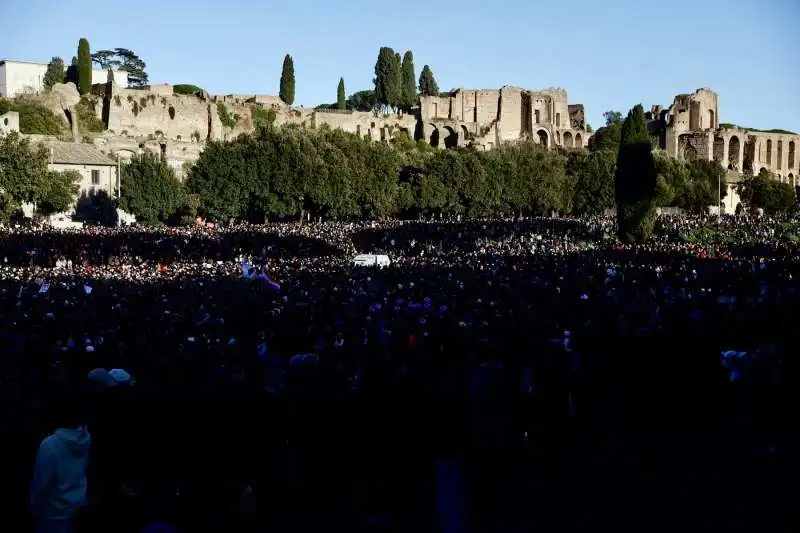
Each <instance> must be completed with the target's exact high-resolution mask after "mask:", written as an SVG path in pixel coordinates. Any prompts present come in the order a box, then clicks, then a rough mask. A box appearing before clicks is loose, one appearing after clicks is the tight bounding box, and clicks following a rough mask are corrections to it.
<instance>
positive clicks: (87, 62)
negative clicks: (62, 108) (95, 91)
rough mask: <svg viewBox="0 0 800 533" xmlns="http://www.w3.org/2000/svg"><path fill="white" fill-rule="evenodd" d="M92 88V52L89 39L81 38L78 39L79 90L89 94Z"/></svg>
mask: <svg viewBox="0 0 800 533" xmlns="http://www.w3.org/2000/svg"><path fill="white" fill-rule="evenodd" d="M91 89H92V52H91V50H90V49H89V41H87V40H86V39H83V38H82V39H81V40H80V41H78V91H79V92H80V93H81V94H82V95H83V94H88V93H89V91H90V90H91Z"/></svg>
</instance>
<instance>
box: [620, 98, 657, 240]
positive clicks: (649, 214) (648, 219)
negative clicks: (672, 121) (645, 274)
mask: <svg viewBox="0 0 800 533" xmlns="http://www.w3.org/2000/svg"><path fill="white" fill-rule="evenodd" d="M656 177H657V176H656V166H655V162H654V160H653V154H652V147H651V145H650V134H649V133H648V131H647V124H646V122H645V118H644V109H643V108H642V106H641V105H640V104H639V105H636V106H634V107H633V109H631V110H630V111H629V112H628V116H627V117H626V118H625V122H623V123H622V136H621V140H620V145H619V153H618V154H617V170H616V174H615V176H614V181H615V183H614V186H615V196H616V203H617V226H618V233H619V238H620V239H621V240H622V241H623V242H642V241H644V240H646V239H647V238H648V237H650V235H651V234H652V232H653V223H654V222H655V213H656V202H655V197H656Z"/></svg>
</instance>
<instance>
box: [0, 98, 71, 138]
mask: <svg viewBox="0 0 800 533" xmlns="http://www.w3.org/2000/svg"><path fill="white" fill-rule="evenodd" d="M9 111H16V112H17V113H19V130H20V132H21V133H28V134H36V135H55V136H58V135H63V134H65V133H66V132H67V123H66V120H64V119H62V118H61V117H59V116H58V115H56V114H55V113H53V112H52V111H50V110H49V109H47V108H46V107H44V106H43V105H42V104H41V103H39V102H37V101H36V100H33V99H30V98H24V97H23V98H16V99H14V100H6V99H5V98H0V114H4V113H7V112H9Z"/></svg>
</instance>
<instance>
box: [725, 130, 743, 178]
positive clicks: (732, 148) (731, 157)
mask: <svg viewBox="0 0 800 533" xmlns="http://www.w3.org/2000/svg"><path fill="white" fill-rule="evenodd" d="M741 149H742V146H741V142H739V137H737V136H736V135H734V136H732V137H731V138H730V140H729V141H728V170H739V168H738V166H739V156H740V155H741V153H740V152H741Z"/></svg>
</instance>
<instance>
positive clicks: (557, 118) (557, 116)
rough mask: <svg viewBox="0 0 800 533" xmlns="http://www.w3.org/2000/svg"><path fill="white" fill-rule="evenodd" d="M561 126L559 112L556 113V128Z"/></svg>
mask: <svg viewBox="0 0 800 533" xmlns="http://www.w3.org/2000/svg"><path fill="white" fill-rule="evenodd" d="M560 127H561V113H556V128H560Z"/></svg>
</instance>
